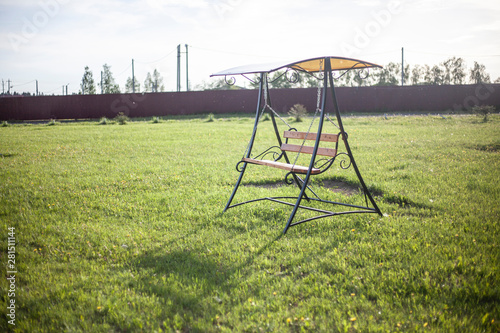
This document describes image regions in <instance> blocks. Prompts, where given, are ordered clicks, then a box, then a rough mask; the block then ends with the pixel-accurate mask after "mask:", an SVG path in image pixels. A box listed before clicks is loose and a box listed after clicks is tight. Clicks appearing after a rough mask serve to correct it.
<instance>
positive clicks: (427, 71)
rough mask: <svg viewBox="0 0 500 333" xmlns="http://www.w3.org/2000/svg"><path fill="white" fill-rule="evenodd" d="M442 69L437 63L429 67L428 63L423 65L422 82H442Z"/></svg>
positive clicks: (437, 83) (434, 83)
mask: <svg viewBox="0 0 500 333" xmlns="http://www.w3.org/2000/svg"><path fill="white" fill-rule="evenodd" d="M443 75H444V71H443V69H442V68H441V67H439V66H438V65H434V66H433V67H430V66H429V65H425V66H424V83H425V84H431V85H439V84H443Z"/></svg>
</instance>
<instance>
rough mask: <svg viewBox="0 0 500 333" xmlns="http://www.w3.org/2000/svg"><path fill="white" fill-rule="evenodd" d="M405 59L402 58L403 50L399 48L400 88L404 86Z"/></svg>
mask: <svg viewBox="0 0 500 333" xmlns="http://www.w3.org/2000/svg"><path fill="white" fill-rule="evenodd" d="M404 63H405V57H404V48H403V47H402V48H401V87H402V86H404V85H405V76H404V75H405V67H404Z"/></svg>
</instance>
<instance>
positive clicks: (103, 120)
mask: <svg viewBox="0 0 500 333" xmlns="http://www.w3.org/2000/svg"><path fill="white" fill-rule="evenodd" d="M110 123H111V122H110V121H109V119H108V118H106V117H102V118H101V119H100V120H99V123H98V125H108V124H110Z"/></svg>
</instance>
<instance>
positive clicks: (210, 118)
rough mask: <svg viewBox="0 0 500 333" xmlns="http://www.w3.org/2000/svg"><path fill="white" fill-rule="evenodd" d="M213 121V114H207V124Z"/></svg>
mask: <svg viewBox="0 0 500 333" xmlns="http://www.w3.org/2000/svg"><path fill="white" fill-rule="evenodd" d="M213 121H215V116H214V114H213V113H209V114H208V118H207V123H211V122H213Z"/></svg>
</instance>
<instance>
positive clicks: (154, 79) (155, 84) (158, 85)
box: [144, 69, 165, 92]
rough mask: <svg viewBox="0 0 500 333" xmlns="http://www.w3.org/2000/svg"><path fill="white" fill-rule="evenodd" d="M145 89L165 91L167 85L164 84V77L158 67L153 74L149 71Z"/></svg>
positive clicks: (148, 90) (147, 90)
mask: <svg viewBox="0 0 500 333" xmlns="http://www.w3.org/2000/svg"><path fill="white" fill-rule="evenodd" d="M144 91H146V92H158V91H165V86H164V85H163V77H162V76H161V75H160V72H158V71H157V70H156V69H155V70H154V71H153V75H151V73H150V72H148V74H147V75H146V80H144Z"/></svg>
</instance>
